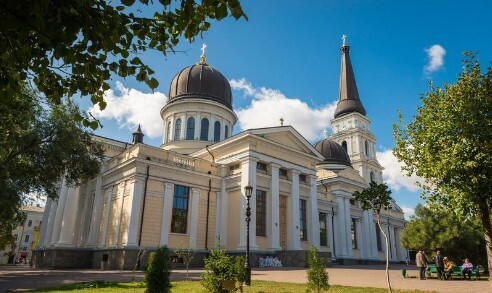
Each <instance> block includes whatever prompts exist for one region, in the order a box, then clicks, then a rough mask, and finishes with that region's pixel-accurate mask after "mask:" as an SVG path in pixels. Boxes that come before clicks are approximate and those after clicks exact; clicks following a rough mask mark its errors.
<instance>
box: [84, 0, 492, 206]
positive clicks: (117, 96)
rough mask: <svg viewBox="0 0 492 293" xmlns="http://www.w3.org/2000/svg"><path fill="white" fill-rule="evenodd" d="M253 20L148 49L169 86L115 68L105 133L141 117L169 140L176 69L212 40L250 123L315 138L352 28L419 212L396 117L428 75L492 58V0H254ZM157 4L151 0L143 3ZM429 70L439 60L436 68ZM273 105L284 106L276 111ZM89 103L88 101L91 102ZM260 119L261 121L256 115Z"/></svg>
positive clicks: (451, 73)
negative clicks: (164, 113)
mask: <svg viewBox="0 0 492 293" xmlns="http://www.w3.org/2000/svg"><path fill="white" fill-rule="evenodd" d="M242 2H243V4H242V5H243V9H244V10H245V12H246V14H247V15H248V17H249V21H245V20H239V21H236V20H234V19H232V18H227V19H225V20H223V21H221V22H214V23H213V24H212V27H211V29H210V31H208V32H206V33H204V34H203V38H200V37H198V38H197V39H196V40H195V42H194V43H192V44H190V43H188V42H186V41H184V40H183V42H182V43H180V45H178V48H177V49H178V50H181V51H184V52H185V53H176V54H170V55H168V56H166V57H164V56H162V54H159V53H157V52H148V53H145V54H143V55H142V56H139V57H140V58H141V59H142V60H144V61H146V62H147V63H148V64H150V65H151V67H152V68H153V69H154V70H155V72H156V73H155V77H156V78H157V79H158V80H159V82H160V85H159V87H158V88H157V89H156V91H155V92H154V93H152V92H151V91H150V90H149V89H148V88H147V86H146V85H145V84H141V83H138V82H136V81H135V80H134V79H126V80H123V79H121V78H118V77H114V78H113V80H112V89H111V90H110V91H109V92H108V94H107V100H108V102H109V103H108V108H107V109H106V110H105V111H103V112H102V113H99V112H97V111H96V110H94V109H91V111H92V112H93V113H96V115H98V117H100V118H101V122H102V123H103V125H104V128H102V129H99V130H97V131H96V134H99V135H103V136H107V137H111V138H114V139H118V140H123V141H131V132H132V130H133V129H134V128H135V126H136V124H138V123H141V124H142V127H143V131H144V133H145V134H146V137H145V142H146V143H148V144H151V145H154V146H159V145H160V144H161V140H162V124H161V120H160V117H159V111H160V108H161V107H162V105H164V103H165V102H166V99H167V98H166V97H167V93H168V87H169V83H170V81H171V79H172V78H173V76H174V75H175V74H176V73H178V72H179V71H180V70H181V69H182V68H184V67H186V66H189V65H192V64H194V63H195V62H197V61H198V59H199V56H200V53H201V52H200V47H201V46H202V43H206V44H207V49H206V55H207V61H208V63H209V64H210V65H211V66H212V67H214V68H216V69H218V70H219V71H220V72H221V73H222V74H223V75H224V76H226V77H227V78H228V79H229V80H230V81H231V85H233V88H234V91H233V95H234V109H235V110H236V112H237V113H238V116H239V119H240V121H239V123H238V124H237V125H236V127H235V129H234V130H235V132H236V133H237V132H238V131H240V130H241V129H245V128H251V127H265V126H274V125H279V122H278V120H279V118H280V117H282V118H284V120H285V124H291V125H293V126H294V127H295V128H296V129H298V130H299V131H300V132H301V134H303V135H304V136H305V137H306V138H308V140H309V141H311V142H312V143H315V142H316V141H318V140H320V139H322V130H323V129H325V128H326V129H328V131H330V128H329V127H330V124H329V121H330V119H332V118H333V111H334V105H335V104H334V103H335V102H336V100H337V96H338V85H339V71H340V51H339V48H340V46H341V44H342V41H341V36H342V35H343V34H345V35H347V43H348V44H349V45H350V46H351V50H350V56H351V59H352V65H353V67H354V71H355V77H356V80H357V86H358V89H359V94H360V97H361V100H362V103H363V104H364V106H365V108H366V110H367V116H368V117H369V118H370V119H371V120H372V122H371V125H372V131H373V133H374V134H375V135H376V137H377V138H378V140H377V151H378V158H379V160H380V162H381V164H382V165H383V166H384V167H385V168H386V171H385V175H384V178H385V180H386V182H387V183H388V184H389V185H390V186H391V187H392V190H393V195H394V197H395V199H396V200H397V202H398V204H400V206H402V207H404V208H405V210H406V211H409V212H410V213H411V209H412V208H414V207H415V205H416V204H417V203H419V202H422V200H421V199H420V192H419V190H418V189H416V188H415V187H414V186H412V182H413V179H409V178H405V177H403V176H402V174H401V172H400V171H399V165H398V163H397V162H396V160H395V159H394V157H393V156H392V155H391V152H390V149H391V148H392V147H393V146H394V140H393V136H392V124H393V123H394V122H396V120H397V110H398V109H400V110H401V111H402V112H403V114H404V116H405V118H407V119H411V117H412V116H413V115H414V114H415V112H416V109H417V107H418V106H419V105H420V94H421V93H425V92H426V91H427V90H428V83H429V81H432V82H433V83H434V84H436V85H441V84H442V83H444V82H449V83H452V82H454V81H455V80H456V78H457V75H458V73H459V72H460V70H461V63H460V60H461V59H462V55H461V53H462V52H463V51H465V50H471V51H478V52H479V58H480V61H481V64H482V66H483V67H484V68H486V67H487V66H489V64H490V63H489V62H490V61H491V60H492V33H491V31H490V17H491V11H492V1H473V2H470V1H466V2H465V1H411V2H408V1H306V2H303V1H259V0H255V1H242ZM142 8H143V9H145V6H142ZM426 68H427V69H426ZM269 105H275V108H274V109H275V110H272V108H271V107H269ZM81 106H82V108H84V109H88V110H89V108H90V105H89V104H88V101H87V100H85V101H83V102H81ZM252 117H255V119H252Z"/></svg>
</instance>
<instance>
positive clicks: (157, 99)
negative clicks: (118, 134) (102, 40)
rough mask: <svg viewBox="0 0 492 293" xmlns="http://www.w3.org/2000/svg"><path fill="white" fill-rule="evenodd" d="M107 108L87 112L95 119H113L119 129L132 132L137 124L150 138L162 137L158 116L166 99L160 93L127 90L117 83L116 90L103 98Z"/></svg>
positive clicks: (95, 107) (92, 109)
mask: <svg viewBox="0 0 492 293" xmlns="http://www.w3.org/2000/svg"><path fill="white" fill-rule="evenodd" d="M104 99H105V101H106V102H107V107H106V109H104V110H103V111H101V110H99V106H93V107H91V108H90V109H89V111H90V112H91V113H92V115H94V116H95V117H96V118H103V119H114V120H116V122H117V124H118V126H119V127H121V128H127V129H128V130H130V131H134V130H135V129H136V127H137V126H138V124H140V125H141V126H142V131H143V132H144V134H145V135H147V136H149V137H150V138H156V137H159V136H162V133H163V131H164V126H163V124H162V119H161V116H160V110H161V108H162V107H163V106H164V105H165V104H166V101H167V97H166V96H165V95H164V94H163V93H160V92H154V93H153V94H152V93H143V92H140V91H138V90H135V89H128V88H126V87H125V86H123V84H122V83H121V82H119V81H117V82H116V90H112V89H110V90H108V91H106V93H105V97H104Z"/></svg>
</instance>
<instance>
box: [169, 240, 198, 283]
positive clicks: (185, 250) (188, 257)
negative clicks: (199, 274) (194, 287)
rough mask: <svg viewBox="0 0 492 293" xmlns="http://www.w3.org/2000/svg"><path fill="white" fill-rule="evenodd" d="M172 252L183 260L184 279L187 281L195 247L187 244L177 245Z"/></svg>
mask: <svg viewBox="0 0 492 293" xmlns="http://www.w3.org/2000/svg"><path fill="white" fill-rule="evenodd" d="M174 254H176V256H178V257H179V258H181V259H182V260H183V264H184V265H185V267H186V281H188V271H189V268H190V264H191V262H192V261H193V259H194V258H195V254H196V249H194V248H191V247H188V246H184V245H181V246H178V247H176V248H175V249H174Z"/></svg>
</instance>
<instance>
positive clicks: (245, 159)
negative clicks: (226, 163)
mask: <svg viewBox="0 0 492 293" xmlns="http://www.w3.org/2000/svg"><path fill="white" fill-rule="evenodd" d="M240 160H241V164H242V165H244V164H247V163H249V162H255V163H256V162H258V161H259V160H260V159H258V158H256V157H252V156H246V157H243V158H241V159H240Z"/></svg>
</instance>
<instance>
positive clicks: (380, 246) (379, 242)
mask: <svg viewBox="0 0 492 293" xmlns="http://www.w3.org/2000/svg"><path fill="white" fill-rule="evenodd" d="M374 225H376V244H377V246H378V251H383V245H382V243H381V230H379V226H378V223H374Z"/></svg>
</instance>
